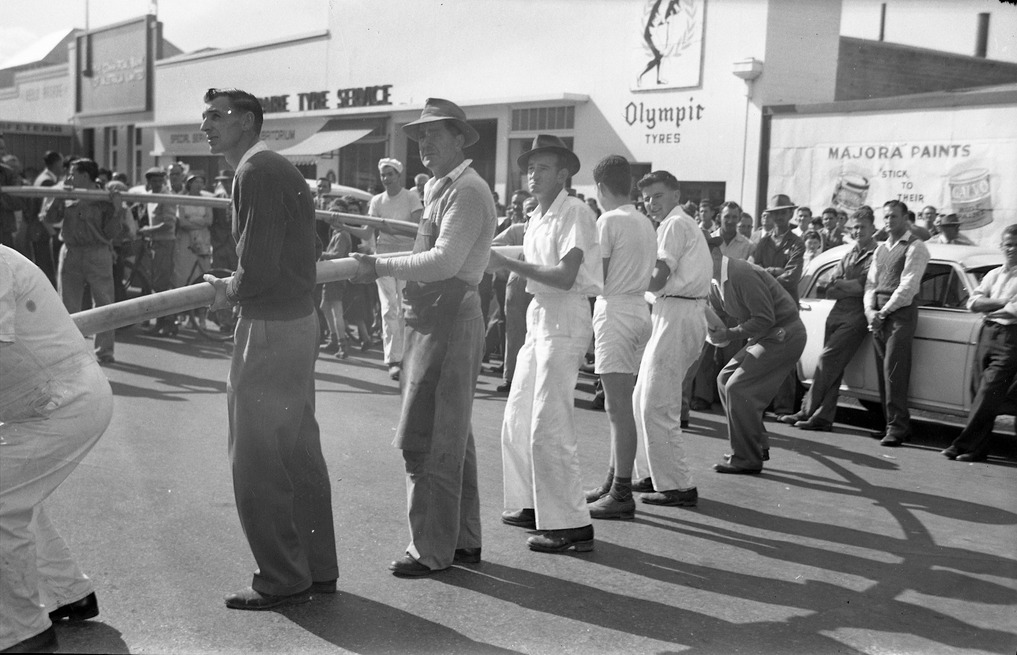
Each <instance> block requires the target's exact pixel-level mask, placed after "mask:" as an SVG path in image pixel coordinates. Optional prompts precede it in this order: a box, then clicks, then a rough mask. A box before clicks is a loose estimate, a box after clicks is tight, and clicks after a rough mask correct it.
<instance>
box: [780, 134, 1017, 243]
mask: <svg viewBox="0 0 1017 655" xmlns="http://www.w3.org/2000/svg"><path fill="white" fill-rule="evenodd" d="M770 162H771V163H770V166H771V171H770V182H769V192H770V193H787V194H789V195H790V196H791V198H792V200H794V201H795V202H797V203H799V204H802V205H808V206H810V207H811V208H812V210H813V212H814V213H818V212H819V211H821V210H822V209H823V208H825V207H830V206H832V207H836V208H838V209H843V210H844V211H847V212H848V213H851V212H852V211H854V210H855V209H857V208H859V207H861V206H862V205H868V206H869V207H872V208H873V209H875V210H876V216H877V220H878V218H879V217H881V216H882V211H881V209H880V208H881V207H882V205H883V203H885V202H886V201H888V200H901V201H903V202H905V203H906V204H907V205H908V207H909V208H910V209H912V210H914V211H915V212H920V211H921V210H922V208H924V207H925V206H927V205H931V206H933V207H935V208H936V209H937V211H938V212H939V213H943V214H945V213H956V214H957V216H958V217H959V218H960V221H961V229H962V230H965V231H968V232H970V233H971V234H972V236H973V237H974V238H976V240H978V239H979V237H980V236H986V237H987V236H989V234H991V233H994V232H995V231H997V229H996V228H998V225H995V226H994V225H993V223H994V222H995V223H1009V222H1012V221H1013V219H1014V215H1015V207H1014V200H1015V198H1017V184H1015V183H1014V181H1013V174H1012V171H1014V170H1017V139H1013V138H1003V139H998V140H974V139H973V140H964V141H959V140H958V141H952V140H944V141H920V142H890V143H886V142H883V143H880V142H872V143H843V144H841V143H820V144H817V145H814V146H811V147H792V148H776V149H774V151H772V152H771V159H770ZM983 228H986V230H987V231H986V230H983Z"/></svg>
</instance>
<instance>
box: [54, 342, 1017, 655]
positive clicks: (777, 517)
mask: <svg viewBox="0 0 1017 655" xmlns="http://www.w3.org/2000/svg"><path fill="white" fill-rule="evenodd" d="M118 339H119V340H120V343H118V344H117V348H116V357H117V364H115V365H113V366H109V367H107V369H106V370H107V372H108V375H109V378H110V381H111V382H112V385H113V389H114V392H115V394H116V411H115V415H114V418H113V423H112V424H111V426H110V428H109V430H108V431H107V433H106V434H105V436H104V437H103V438H102V439H101V440H100V442H99V444H98V445H97V446H96V448H95V450H94V451H93V452H92V453H91V454H90V455H89V456H88V457H87V458H86V459H85V461H84V462H83V464H82V465H81V466H80V467H79V468H78V469H77V470H76V471H75V472H74V473H73V474H72V475H71V477H70V478H69V479H68V480H67V481H66V482H65V483H64V484H63V486H62V487H60V489H58V491H57V492H56V493H55V494H54V495H53V497H52V498H51V499H50V501H49V507H50V508H51V509H50V511H51V514H52V516H53V520H54V522H55V523H56V524H57V526H58V527H59V529H60V530H61V532H62V534H63V535H64V537H65V538H66V540H67V541H68V543H69V544H70V546H71V548H72V550H73V551H74V553H75V555H76V557H77V559H78V561H79V563H80V564H81V566H82V568H83V569H84V570H85V571H86V572H87V573H88V574H89V575H90V576H92V578H93V579H94V580H95V585H96V591H97V594H98V598H99V604H100V609H101V614H100V615H99V617H98V618H97V620H93V621H89V622H85V623H81V624H76V625H66V624H64V625H60V626H58V628H57V630H58V636H59V639H60V642H61V647H62V650H64V651H67V652H105V653H127V652H132V653H262V652H264V653H316V652H355V653H463V654H471V653H495V652H520V653H627V654H631V653H717V654H728V653H796V654H814V653H838V654H843V653H854V652H862V653H881V654H882V653H922V654H928V653H983V652H984V653H1013V652H1014V650H1015V647H1017V530H1015V525H1017V502H1015V500H1017V468H1015V463H1014V461H1013V459H1004V458H1000V457H998V456H995V457H993V458H992V459H991V460H990V462H989V463H977V464H964V463H958V462H951V461H948V460H947V459H945V458H943V457H942V456H940V455H939V453H938V450H939V449H941V448H942V447H944V446H945V445H946V443H948V442H949V439H950V438H952V437H951V435H953V434H956V430H955V429H953V430H952V431H951V429H946V430H943V429H935V428H933V427H930V426H928V425H925V424H923V425H921V426H919V429H918V430H917V432H918V436H917V443H915V444H909V445H907V446H905V447H903V448H899V449H887V448H881V447H879V445H878V442H877V441H875V440H873V439H872V438H871V437H869V436H868V432H869V431H868V430H866V429H864V428H863V427H859V426H857V425H855V426H851V425H848V426H844V425H841V424H838V425H837V427H836V431H835V432H833V433H806V432H801V431H797V430H794V429H793V428H788V427H786V426H783V425H779V424H776V423H773V422H769V421H768V422H767V427H768V429H769V430H770V432H771V460H770V461H769V462H767V467H766V469H765V471H764V472H763V474H762V475H760V476H722V475H718V474H716V473H714V472H713V471H711V470H710V467H711V466H712V464H713V463H715V462H717V461H720V458H721V456H722V454H723V453H725V452H727V450H728V449H727V443H726V432H725V431H724V422H723V416H722V415H721V413H720V409H719V406H715V407H714V410H713V412H712V413H704V412H694V413H693V415H692V427H691V428H690V430H689V431H688V432H687V433H686V450H687V453H688V457H689V461H690V463H691V465H692V467H693V470H694V475H695V476H696V482H697V486H698V489H699V506H698V508H695V509H681V508H668V507H651V506H648V505H643V504H640V505H639V508H638V511H637V514H636V519H635V520H634V521H598V522H595V529H596V549H595V550H594V551H593V552H592V553H584V554H568V555H547V554H539V553H535V552H531V551H529V550H527V548H526V546H525V540H526V537H527V536H528V535H527V532H526V531H524V530H520V529H518V528H512V527H509V526H506V525H503V524H502V523H501V522H500V520H499V515H500V512H501V511H502V509H503V507H502V500H501V498H502V490H501V454H500V437H499V428H500V422H501V417H502V412H503V409H504V404H505V396H504V395H503V394H498V393H496V392H495V387H496V386H497V384H498V383H499V382H500V378H498V377H496V376H494V375H493V374H490V373H489V372H486V373H485V374H484V375H483V376H482V378H481V382H480V385H479V388H478V392H477V399H476V402H475V404H474V417H473V425H474V432H475V435H476V440H477V451H478V460H479V466H480V480H481V497H482V511H483V527H484V531H485V532H484V547H483V548H484V550H483V562H482V563H480V564H477V565H466V566H456V567H454V568H452V569H449V570H447V571H444V572H440V573H437V574H434V575H432V576H430V577H428V578H423V579H413V580H406V579H400V578H395V577H393V576H392V575H391V574H390V573H389V571H388V570H387V568H386V567H387V566H388V563H389V562H390V561H392V560H393V559H397V558H398V557H400V556H401V555H402V554H403V550H404V548H405V546H406V543H407V526H406V518H405V514H406V499H405V493H406V492H405V483H404V477H403V467H402V459H401V457H400V455H399V452H398V451H397V450H395V449H394V448H392V447H391V441H392V436H393V429H394V426H395V422H396V417H397V413H398V405H397V398H398V396H397V388H396V383H393V382H392V381H391V380H389V379H388V376H387V370H386V369H385V367H384V366H383V365H382V362H381V355H380V352H379V351H378V349H377V348H376V349H375V350H372V351H371V352H370V353H367V354H365V355H361V354H359V353H358V354H354V355H352V356H351V357H350V359H348V360H345V361H339V360H337V359H335V358H334V357H331V356H323V357H322V358H321V359H320V360H319V362H318V366H317V390H318V393H317V402H318V420H319V423H320V424H321V427H322V442H323V443H322V445H323V450H324V453H325V458H326V460H327V462H328V466H329V472H330V475H331V479H332V492H333V505H334V510H335V521H336V533H337V539H338V555H339V562H340V570H341V577H340V579H339V593H338V594H335V595H332V596H323V597H318V598H316V599H315V600H314V601H312V602H311V603H309V604H306V605H301V606H297V607H291V608H287V609H284V610H282V611H268V612H242V611H235V610H228V609H226V608H225V606H224V604H223V600H222V597H223V595H224V594H226V593H228V592H230V591H234V590H237V589H239V588H241V587H244V586H247V585H248V584H250V573H251V571H252V570H253V568H254V563H253V560H252V558H251V555H250V552H249V550H248V548H247V545H246V542H245V540H244V536H243V534H242V533H241V530H240V525H239V521H238V519H237V516H236V510H235V507H234V503H233V492H232V485H231V481H230V474H229V467H228V462H227V453H226V398H225V378H226V373H227V370H228V363H229V346H228V344H225V345H224V344H213V343H211V342H208V341H204V340H202V339H201V338H200V337H197V336H196V335H194V334H193V333H192V332H189V331H182V332H181V333H180V336H179V337H178V338H172V339H160V338H156V337H149V336H145V335H144V334H142V333H141V332H140V331H139V330H137V329H134V330H129V331H126V332H123V333H121V334H120V335H119V336H118ZM676 396H677V394H676ZM590 398H591V393H590V388H589V386H588V385H587V384H585V383H584V384H582V385H581V388H580V389H579V390H578V391H577V410H576V419H577V424H578V428H579V433H580V435H581V436H580V457H581V461H582V465H583V478H584V481H585V482H586V484H587V485H588V486H594V485H596V484H597V483H599V482H600V481H601V480H602V478H603V475H604V473H605V470H606V463H607V458H608V430H607V420H606V416H605V415H604V413H603V412H600V411H594V410H591V409H589V400H590ZM845 414H847V413H846V412H845ZM851 418H852V420H856V419H857V418H858V415H857V414H852V415H851ZM1012 442H1013V438H1012V437H1009V438H1003V439H1000V442H999V444H998V445H999V446H1000V448H999V451H998V452H1000V453H1002V454H1003V455H1006V456H1007V457H1008V458H1012V457H1013V454H1014V449H1013V447H1012V446H1013V443H1012Z"/></svg>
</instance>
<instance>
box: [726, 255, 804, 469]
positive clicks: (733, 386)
mask: <svg viewBox="0 0 1017 655" xmlns="http://www.w3.org/2000/svg"><path fill="white" fill-rule="evenodd" d="M709 243H710V255H711V257H712V258H713V279H714V285H713V289H712V290H711V292H710V306H711V307H712V309H713V310H714V312H715V313H712V312H707V322H708V324H709V327H708V331H707V340H709V341H710V342H711V343H713V344H714V345H716V346H720V347H723V346H724V345H726V344H727V343H729V342H731V341H733V340H736V339H747V341H746V344H745V347H744V348H742V349H741V350H739V351H738V353H737V354H736V355H735V356H734V357H732V358H731V361H729V362H728V363H727V365H726V366H724V368H723V369H722V370H721V372H720V374H719V375H718V376H717V388H718V390H719V391H720V401H721V403H722V404H723V405H724V413H725V414H726V415H727V429H728V436H729V438H730V441H731V454H730V455H729V456H728V461H727V462H724V463H720V464H716V465H715V466H714V467H713V469H714V470H715V471H717V472H718V473H749V474H752V473H759V472H761V471H762V470H763V460H764V459H766V457H767V451H768V450H769V448H768V440H767V436H766V431H765V428H763V410H765V409H766V406H767V405H768V404H769V403H770V401H771V400H773V397H774V395H775V394H776V393H777V387H778V385H779V384H780V381H781V380H782V379H784V378H785V377H786V376H787V371H788V370H790V369H791V368H792V367H794V365H795V362H797V361H798V358H799V357H801V355H802V351H803V350H805V340H806V335H805V326H804V325H803V324H802V321H801V319H800V318H798V303H797V302H795V300H794V298H792V297H791V294H789V293H788V292H787V291H786V290H785V289H784V288H783V287H782V286H781V285H780V284H779V282H778V281H777V279H776V278H775V277H774V276H773V275H772V274H770V273H769V272H767V271H765V270H763V269H762V268H760V267H759V266H756V265H754V264H750V263H748V262H743V261H740V260H737V259H729V258H727V257H725V256H724V255H723V254H721V252H720V243H721V239H720V238H719V237H714V238H713V239H711V240H710V242H709ZM725 318H731V319H733V321H734V322H735V323H737V324H736V325H735V327H732V328H728V327H727V326H726V322H725V321H724V319H725Z"/></svg>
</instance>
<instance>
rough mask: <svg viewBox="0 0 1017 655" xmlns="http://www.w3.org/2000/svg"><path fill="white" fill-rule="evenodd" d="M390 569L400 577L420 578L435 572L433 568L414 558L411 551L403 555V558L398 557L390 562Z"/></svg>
mask: <svg viewBox="0 0 1017 655" xmlns="http://www.w3.org/2000/svg"><path fill="white" fill-rule="evenodd" d="M388 570H389V571H391V572H392V575H395V576H398V577H400V578H420V577H423V576H425V575H431V574H432V573H434V570H433V569H430V568H428V567H427V566H425V565H423V564H421V563H420V562H418V561H417V560H415V559H413V557H412V556H411V555H410V554H409V553H406V554H405V555H403V557H402V559H397V560H396V561H394V562H392V563H391V564H389V565H388Z"/></svg>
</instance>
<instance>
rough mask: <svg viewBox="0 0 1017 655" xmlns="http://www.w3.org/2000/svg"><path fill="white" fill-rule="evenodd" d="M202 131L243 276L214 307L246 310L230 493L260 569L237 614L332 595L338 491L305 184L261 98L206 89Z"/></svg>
mask: <svg viewBox="0 0 1017 655" xmlns="http://www.w3.org/2000/svg"><path fill="white" fill-rule="evenodd" d="M204 99H205V110H204V112H202V122H201V130H202V132H204V133H205V135H206V137H207V139H208V144H209V147H210V149H211V151H212V153H213V154H221V155H223V156H224V157H225V158H226V161H227V162H229V164H230V165H231V166H233V167H234V168H235V169H236V178H235V181H234V183H233V233H234V235H235V236H236V238H237V257H238V259H239V263H238V264H237V271H236V273H234V274H233V276H232V277H229V278H226V279H222V280H220V279H218V278H215V277H214V276H211V275H206V276H205V280H206V281H208V282H209V283H211V284H212V285H213V286H214V287H215V292H216V296H215V300H214V301H213V304H212V305H211V308H212V309H222V308H225V307H228V306H230V305H239V306H240V320H239V322H238V323H237V328H236V334H235V335H234V342H235V347H234V349H233V362H232V365H231V367H230V373H229V378H228V379H227V383H226V400H227V406H228V409H229V426H230V435H229V451H230V463H231V465H232V468H233V490H234V493H235V495H236V502H237V511H238V513H239V514H240V523H241V525H242V526H243V529H244V534H245V535H246V536H247V541H248V543H249V544H250V546H251V550H252V552H253V553H254V559H255V561H256V562H257V563H258V570H257V571H256V572H255V573H254V581H253V583H252V585H251V586H250V587H247V588H246V589H243V590H241V591H238V592H236V593H232V594H230V595H228V596H226V606H227V607H230V608H233V609H246V610H263V609H268V608H270V607H276V606H278V605H289V604H296V603H303V602H307V601H308V600H310V598H311V594H314V593H335V590H336V578H337V577H338V572H339V570H338V565H337V562H336V553H335V530H334V527H333V523H332V505H331V489H330V486H329V481H328V471H327V469H326V467H325V460H324V458H323V457H322V454H321V443H320V440H319V430H318V423H317V421H316V420H315V418H314V360H315V357H316V355H317V352H318V319H317V315H316V314H315V311H314V301H313V295H312V292H313V290H314V282H315V262H316V260H317V253H316V237H315V232H314V202H313V200H312V199H311V194H310V190H309V189H308V188H307V183H306V182H305V181H304V177H303V175H301V174H300V172H299V171H298V170H297V169H296V167H295V166H293V164H291V163H289V162H288V161H287V160H286V159H285V158H284V157H282V156H281V155H278V154H276V153H274V152H272V151H270V150H269V149H268V147H267V146H266V145H265V143H264V142H263V141H261V140H260V134H261V124H262V109H261V105H260V104H259V103H258V99H257V98H255V97H254V96H252V95H251V94H249V93H247V92H245V91H240V90H237V89H209V90H208V92H207V93H206V94H205V98H204Z"/></svg>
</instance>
